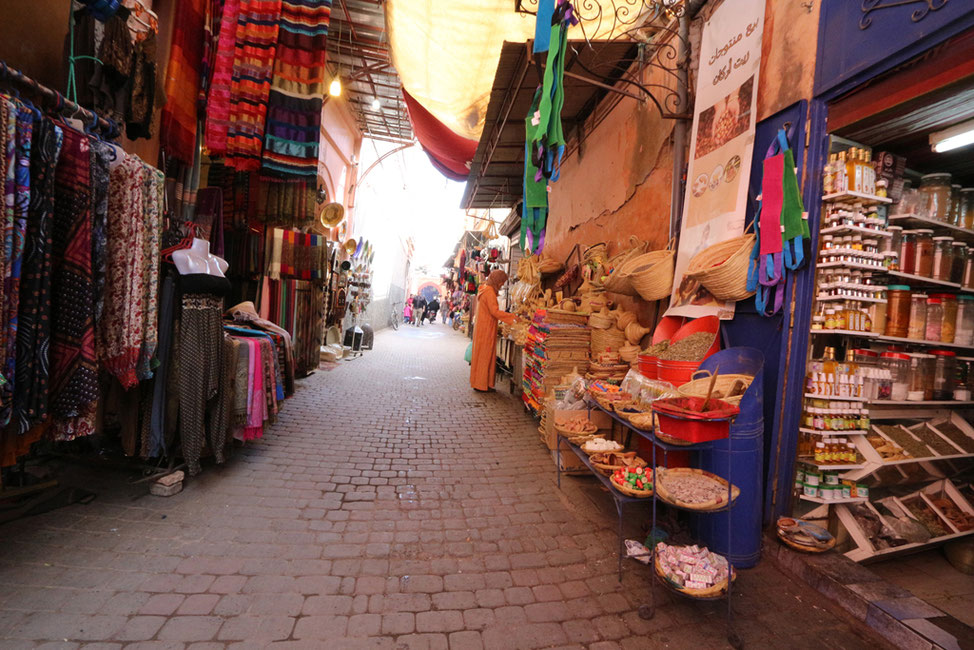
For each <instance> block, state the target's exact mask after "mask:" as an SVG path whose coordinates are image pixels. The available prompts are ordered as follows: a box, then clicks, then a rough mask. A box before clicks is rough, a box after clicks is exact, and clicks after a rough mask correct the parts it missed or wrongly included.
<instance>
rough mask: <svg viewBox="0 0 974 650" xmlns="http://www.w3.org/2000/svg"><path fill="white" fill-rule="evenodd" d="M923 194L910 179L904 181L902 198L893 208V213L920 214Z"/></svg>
mask: <svg viewBox="0 0 974 650" xmlns="http://www.w3.org/2000/svg"><path fill="white" fill-rule="evenodd" d="M920 203H921V196H920V192H919V191H918V190H917V189H916V188H915V187H913V185H912V183H911V182H910V181H909V180H905V181H903V190H902V191H901V192H900V200H899V201H898V202H897V203H896V207H895V208H893V210H894V212H893V214H897V215H918V214H920Z"/></svg>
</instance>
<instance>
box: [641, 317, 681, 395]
mask: <svg viewBox="0 0 974 650" xmlns="http://www.w3.org/2000/svg"><path fill="white" fill-rule="evenodd" d="M684 322H685V319H683V318H681V317H677V316H664V317H663V318H661V319H660V321H659V323H657V325H656V329H655V330H653V338H652V343H653V345H655V344H657V343H661V342H663V341H666V340H671V339H672V337H673V335H674V334H676V333H677V331H679V329H680V328H681V327H683V325H684ZM657 363H658V359H657V357H655V356H650V355H648V354H640V355H639V356H638V357H637V364H638V367H639V374H641V375H642V376H643V377H646V378H647V379H657V378H658V377H659V368H658V367H657Z"/></svg>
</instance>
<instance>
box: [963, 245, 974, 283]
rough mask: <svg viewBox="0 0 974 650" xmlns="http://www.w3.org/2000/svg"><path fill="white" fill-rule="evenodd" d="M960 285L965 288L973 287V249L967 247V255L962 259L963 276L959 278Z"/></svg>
mask: <svg viewBox="0 0 974 650" xmlns="http://www.w3.org/2000/svg"><path fill="white" fill-rule="evenodd" d="M960 284H961V286H962V287H964V288H965V289H974V251H972V250H971V247H970V246H968V247H967V257H966V259H965V261H964V277H963V278H961V282H960Z"/></svg>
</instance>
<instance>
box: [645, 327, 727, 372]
mask: <svg viewBox="0 0 974 650" xmlns="http://www.w3.org/2000/svg"><path fill="white" fill-rule="evenodd" d="M697 332H710V333H712V334H713V335H714V342H713V343H712V344H711V346H710V348H709V349H708V350H707V351H706V352H705V353H704V356H703V359H706V358H707V357H709V356H710V355H712V354H714V353H715V352H717V351H718V350H720V320H719V319H718V318H717V317H716V316H704V317H703V318H695V319H693V320H691V321H690V322H688V323H687V324H686V325H684V326H683V327H681V328H680V329H679V330H677V331H676V332H675V333H674V334H673V336H672V337H671V338H670V345H672V344H673V343H676V342H677V341H680V340H683V339H685V338H686V337H688V336H690V335H691V334H696V333H697ZM703 359H700V360H698V361H672V360H669V359H659V360H658V361H657V362H656V367H657V373H656V375H657V379H660V380H662V381H668V382H670V383H671V384H673V385H674V386H682V385H683V384H685V383H687V382H688V381H690V380H691V379H692V378H693V373H694V371H696V369H697V368H698V367H699V366H700V363H701V361H703Z"/></svg>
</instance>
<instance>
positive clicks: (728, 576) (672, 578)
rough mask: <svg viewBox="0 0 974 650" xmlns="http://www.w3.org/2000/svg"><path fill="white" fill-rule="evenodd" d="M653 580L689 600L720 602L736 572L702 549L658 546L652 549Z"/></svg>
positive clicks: (717, 556) (701, 547)
mask: <svg viewBox="0 0 974 650" xmlns="http://www.w3.org/2000/svg"><path fill="white" fill-rule="evenodd" d="M655 565H656V576H657V577H658V578H659V579H660V581H661V582H662V583H663V584H664V585H666V586H667V587H669V588H670V589H672V590H674V591H676V592H678V593H680V594H682V595H684V596H689V597H691V598H698V599H703V600H711V599H717V598H723V597H724V596H725V595H726V593H727V587H728V583H729V582H731V581H733V580H736V579H737V572H736V571H734V568H733V567H732V566H730V564H729V563H728V562H727V558H725V557H724V556H723V555H718V554H717V553H713V552H711V551H709V550H707V547H705V546H697V545H693V546H677V545H670V544H667V543H665V542H660V543H659V544H657V545H656V554H655Z"/></svg>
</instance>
